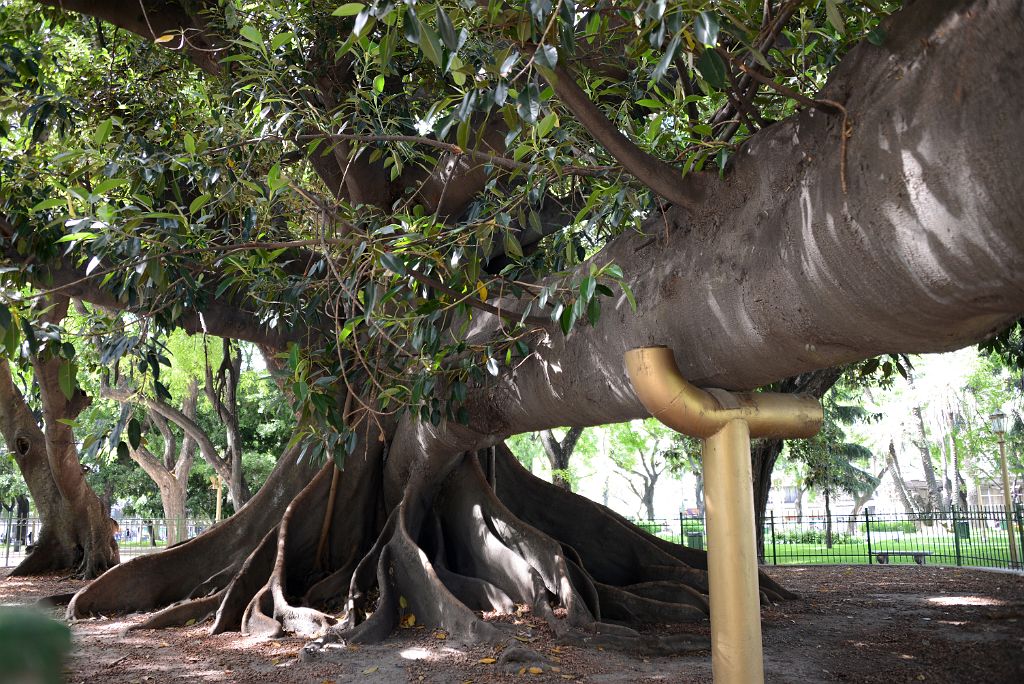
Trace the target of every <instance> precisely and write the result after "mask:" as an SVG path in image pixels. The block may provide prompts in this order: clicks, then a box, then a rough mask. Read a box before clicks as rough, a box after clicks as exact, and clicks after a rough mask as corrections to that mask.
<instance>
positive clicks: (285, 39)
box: [270, 31, 295, 52]
mask: <svg viewBox="0 0 1024 684" xmlns="http://www.w3.org/2000/svg"><path fill="white" fill-rule="evenodd" d="M294 37H295V34H294V33H292V32H291V31H285V32H284V33H279V34H277V35H276V36H274V39H273V40H271V41H270V51H271V52H273V51H274V50H276V49H277V48H279V47H281V46H282V45H284V44H286V43H290V42H291V41H292V38H294Z"/></svg>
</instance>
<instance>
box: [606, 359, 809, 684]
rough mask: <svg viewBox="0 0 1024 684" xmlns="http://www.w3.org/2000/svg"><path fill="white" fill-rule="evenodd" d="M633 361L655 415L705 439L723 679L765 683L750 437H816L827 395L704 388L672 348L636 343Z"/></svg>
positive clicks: (714, 652) (713, 595) (715, 622)
mask: <svg viewBox="0 0 1024 684" xmlns="http://www.w3.org/2000/svg"><path fill="white" fill-rule="evenodd" d="M625 361H626V370H627V372H628V373H629V378H630V381H631V382H632V383H633V389H634V390H636V393H637V396H638V397H639V398H640V401H641V402H642V403H643V405H644V407H645V408H646V409H647V410H648V411H649V412H650V414H651V415H652V416H654V417H655V418H657V419H658V420H660V421H661V422H663V423H664V424H665V425H667V426H669V427H671V428H672V429H674V430H676V431H677V432H682V433H683V434H686V435H690V436H691V437H700V438H702V439H703V440H704V442H703V451H702V460H703V463H704V504H705V512H706V515H707V533H708V585H709V599H710V603H711V667H712V671H713V673H714V678H715V682H717V683H719V684H757V683H759V682H764V657H763V654H762V648H761V600H760V589H759V587H758V578H757V541H756V536H755V530H754V493H753V487H752V475H751V467H750V439H751V438H752V437H778V438H797V437H811V436H813V435H814V434H816V433H817V432H818V429H819V428H820V427H821V421H822V417H823V416H822V410H821V402H819V401H818V400H817V399H816V398H814V397H812V396H808V395H793V394H773V393H762V392H727V391H724V390H716V389H711V390H702V389H699V388H697V387H694V386H693V385H691V384H690V383H689V382H687V381H686V380H685V379H684V378H683V376H682V374H681V373H680V372H679V367H678V366H677V365H676V362H675V357H674V356H673V354H672V350H671V349H669V348H667V347H644V348H641V349H633V350H631V351H628V352H626V358H625Z"/></svg>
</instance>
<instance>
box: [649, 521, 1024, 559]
mask: <svg viewBox="0 0 1024 684" xmlns="http://www.w3.org/2000/svg"><path fill="white" fill-rule="evenodd" d="M1010 517H1011V518H1012V522H1011V523H1010V524H1009V529H1008V525H1007V515H1006V512H1005V509H1003V508H1002V507H993V508H976V509H975V508H972V509H959V508H954V509H952V510H949V511H940V512H934V513H887V514H873V513H869V512H864V513H860V514H858V515H854V516H850V515H833V516H831V519H828V518H825V517H824V516H822V517H811V516H808V517H805V518H804V519H803V520H796V519H786V518H782V517H780V516H775V515H774V514H769V516H768V517H767V518H766V519H765V526H764V552H763V555H762V557H761V561H762V562H763V563H766V564H769V565H786V564H815V563H862V564H871V563H880V564H887V563H892V564H895V563H917V564H921V565H923V564H935V565H964V566H978V567H991V568H1012V567H1017V568H1020V567H1021V561H1024V512H1022V509H1021V507H1020V506H1017V507H1016V508H1015V509H1014V510H1013V511H1012V513H1011V516H1010ZM633 523H634V524H635V525H637V526H638V527H641V528H643V529H644V530H646V531H647V532H650V533H651V534H654V535H657V536H659V537H661V538H663V539H667V540H669V541H673V542H675V543H677V544H684V545H686V546H690V547H693V548H700V549H704V548H706V543H707V537H706V535H705V529H704V520H703V518H699V517H687V516H683V515H680V516H679V519H678V520H671V519H657V520H634V521H633ZM1011 534H1012V535H1014V540H1015V543H1016V550H1017V563H1016V566H1014V563H1013V560H1012V558H1011V552H1010V535H1011Z"/></svg>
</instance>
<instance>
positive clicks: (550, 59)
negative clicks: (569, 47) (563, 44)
mask: <svg viewBox="0 0 1024 684" xmlns="http://www.w3.org/2000/svg"><path fill="white" fill-rule="evenodd" d="M533 61H535V62H536V63H537V65H538V66H542V67H544V68H546V69H554V68H555V66H556V65H557V64H558V50H557V49H556V48H555V47H554V46H553V45H541V46H539V47H538V48H537V51H536V52H534V53H533Z"/></svg>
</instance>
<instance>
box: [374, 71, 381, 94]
mask: <svg viewBox="0 0 1024 684" xmlns="http://www.w3.org/2000/svg"><path fill="white" fill-rule="evenodd" d="M373 89H374V91H375V92H378V93H383V92H384V76H382V75H378V76H377V77H376V78H374V79H373Z"/></svg>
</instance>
